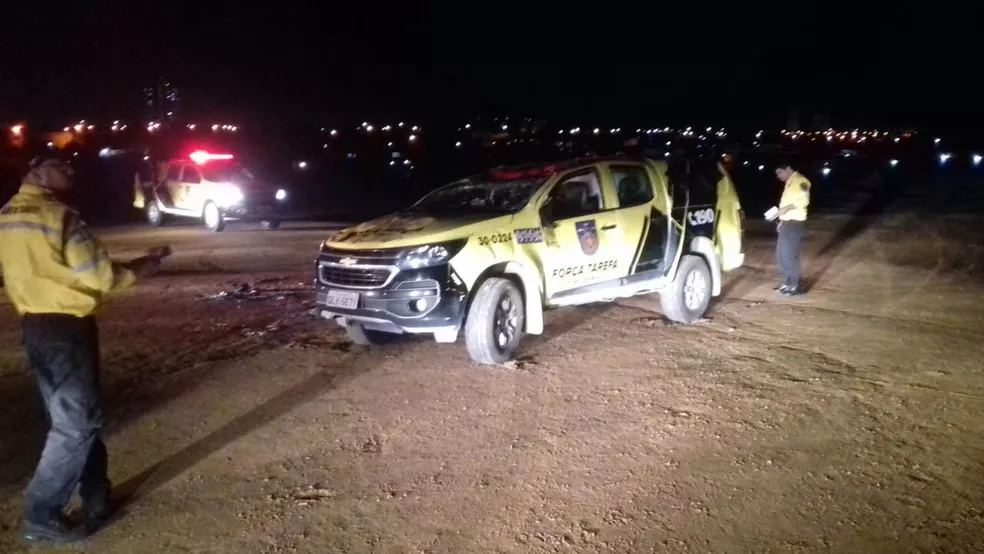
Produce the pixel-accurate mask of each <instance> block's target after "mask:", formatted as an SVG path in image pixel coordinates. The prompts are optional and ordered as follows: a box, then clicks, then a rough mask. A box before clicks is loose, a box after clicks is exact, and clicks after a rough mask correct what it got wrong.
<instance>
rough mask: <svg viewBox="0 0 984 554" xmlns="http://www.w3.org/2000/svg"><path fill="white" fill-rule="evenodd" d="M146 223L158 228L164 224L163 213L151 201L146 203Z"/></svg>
mask: <svg viewBox="0 0 984 554" xmlns="http://www.w3.org/2000/svg"><path fill="white" fill-rule="evenodd" d="M147 223H148V224H149V225H150V226H151V227H160V226H161V225H162V224H163V223H164V212H162V211H161V207H160V206H158V205H157V202H156V201H155V200H153V199H150V200H148V201H147Z"/></svg>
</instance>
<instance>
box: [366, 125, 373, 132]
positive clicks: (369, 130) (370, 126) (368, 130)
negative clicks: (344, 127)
mask: <svg viewBox="0 0 984 554" xmlns="http://www.w3.org/2000/svg"><path fill="white" fill-rule="evenodd" d="M366 132H367V133H371V132H372V125H366Z"/></svg>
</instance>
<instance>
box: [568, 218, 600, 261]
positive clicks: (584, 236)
mask: <svg viewBox="0 0 984 554" xmlns="http://www.w3.org/2000/svg"><path fill="white" fill-rule="evenodd" d="M574 229H576V230H577V240H578V241H580V242H581V251H582V252H584V253H585V254H587V255H588V256H591V255H593V254H594V253H595V252H597V251H598V227H597V226H596V225H595V220H593V219H589V220H588V221H578V222H577V223H575V224H574Z"/></svg>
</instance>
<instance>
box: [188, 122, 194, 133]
mask: <svg viewBox="0 0 984 554" xmlns="http://www.w3.org/2000/svg"><path fill="white" fill-rule="evenodd" d="M188 129H190V130H192V131H194V130H195V124H194V123H189V124H188Z"/></svg>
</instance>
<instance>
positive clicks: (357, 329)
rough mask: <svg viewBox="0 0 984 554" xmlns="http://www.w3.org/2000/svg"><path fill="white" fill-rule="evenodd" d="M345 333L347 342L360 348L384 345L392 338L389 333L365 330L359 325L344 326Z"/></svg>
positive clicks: (349, 324)
mask: <svg viewBox="0 0 984 554" xmlns="http://www.w3.org/2000/svg"><path fill="white" fill-rule="evenodd" d="M345 332H346V333H347V334H348V338H349V340H351V341H352V342H353V343H355V344H358V345H360V346H372V345H378V344H386V343H387V342H388V341H389V339H391V338H392V337H391V334H390V333H387V332H385V331H377V330H375V329H366V328H365V327H364V326H363V325H362V324H361V323H348V324H346V325H345Z"/></svg>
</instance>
